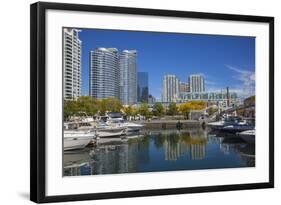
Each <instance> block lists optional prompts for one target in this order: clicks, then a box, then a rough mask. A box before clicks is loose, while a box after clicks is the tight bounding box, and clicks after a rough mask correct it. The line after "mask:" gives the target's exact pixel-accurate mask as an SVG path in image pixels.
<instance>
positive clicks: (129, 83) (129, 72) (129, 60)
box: [119, 50, 137, 105]
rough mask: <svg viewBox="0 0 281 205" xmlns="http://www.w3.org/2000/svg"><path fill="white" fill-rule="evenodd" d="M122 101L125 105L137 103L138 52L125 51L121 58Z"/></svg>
mask: <svg viewBox="0 0 281 205" xmlns="http://www.w3.org/2000/svg"><path fill="white" fill-rule="evenodd" d="M119 66H120V100H121V101H122V103H123V104H125V105H132V104H136V102H137V51H136V50H124V51H122V53H121V54H120V56H119Z"/></svg>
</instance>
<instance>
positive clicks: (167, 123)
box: [138, 120, 205, 129]
mask: <svg viewBox="0 0 281 205" xmlns="http://www.w3.org/2000/svg"><path fill="white" fill-rule="evenodd" d="M138 123H139V124H142V125H145V128H155V129H175V128H181V129H184V128H198V127H202V126H204V125H205V121H198V120H150V121H148V120H146V121H138ZM179 126H180V127H179Z"/></svg>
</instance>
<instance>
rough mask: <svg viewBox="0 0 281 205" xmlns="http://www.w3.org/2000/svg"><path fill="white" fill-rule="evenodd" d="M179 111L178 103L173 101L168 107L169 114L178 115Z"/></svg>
mask: <svg viewBox="0 0 281 205" xmlns="http://www.w3.org/2000/svg"><path fill="white" fill-rule="evenodd" d="M177 113H178V108H177V104H176V103H174V102H172V103H170V104H169V107H168V115H176V114H177Z"/></svg>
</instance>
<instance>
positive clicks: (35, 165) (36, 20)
mask: <svg viewBox="0 0 281 205" xmlns="http://www.w3.org/2000/svg"><path fill="white" fill-rule="evenodd" d="M48 9H54V10H68V11H86V12H102V13H121V14H132V15H134V14H137V15H151V16H163V17H164V16H169V17H181V18H195V19H216V20H229V21H247V22H263V23H267V24H268V25H269V50H268V52H269V108H268V109H269V181H268V182H263V183H249V184H230V185H220V186H204V187H189V188H170V189H158V190H141V191H134V190H132V191H124V192H123V191H122V192H107V193H89V194H75V195H60V196H46V190H45V187H46V180H45V176H46V165H45V157H46V154H45V151H46V148H45V146H46V135H45V134H46V128H45V123H46V120H45V116H46V93H45V89H46V84H45V83H46V80H45V73H46V68H45V63H46V62H45V61H46V59H45V49H46V47H45V37H46V29H45V26H46V11H47V10H48ZM273 187H274V17H265V16H249V15H232V14H231V15H230V14H218V13H202V12H187V11H172V10H156V9H144V8H125V7H111V6H96V5H82V4H65V3H47V2H38V3H35V4H32V5H31V7H30V199H31V201H34V202H37V203H45V202H62V201H76V200H97V199H110V198H123V197H140V196H154V195H169V194H186V193H198V192H214V191H216V192H217V191H231V190H245V189H260V188H273Z"/></svg>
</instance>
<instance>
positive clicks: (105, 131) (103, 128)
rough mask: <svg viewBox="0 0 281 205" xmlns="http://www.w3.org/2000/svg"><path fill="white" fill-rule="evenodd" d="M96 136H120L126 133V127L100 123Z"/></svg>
mask: <svg viewBox="0 0 281 205" xmlns="http://www.w3.org/2000/svg"><path fill="white" fill-rule="evenodd" d="M95 131H96V136H97V137H100V138H102V137H120V136H121V135H124V134H126V127H122V126H118V127H113V126H110V125H107V124H105V123H103V124H99V125H98V126H97V127H96V129H95Z"/></svg>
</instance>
